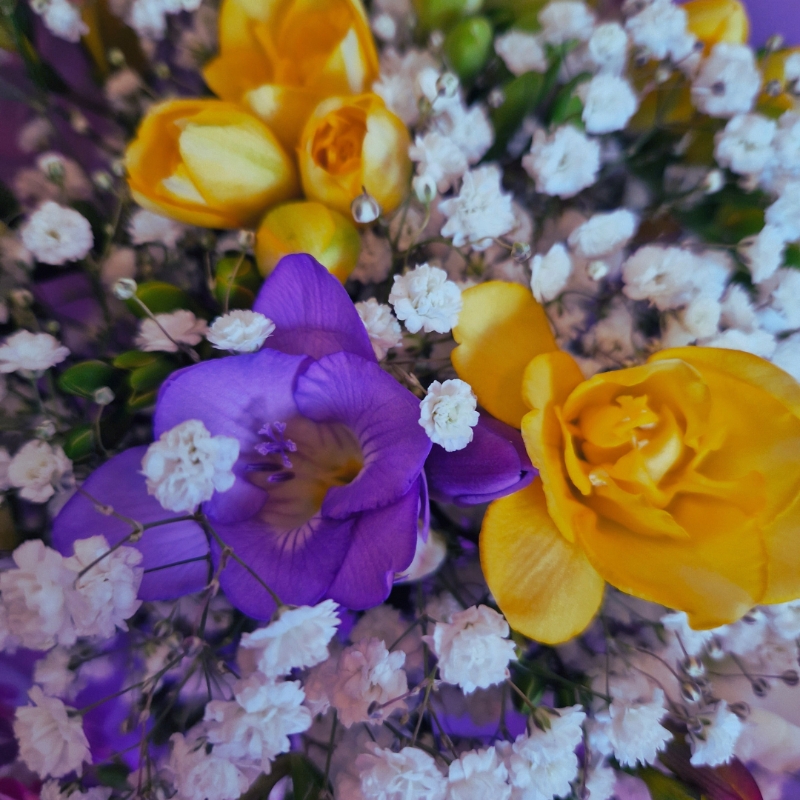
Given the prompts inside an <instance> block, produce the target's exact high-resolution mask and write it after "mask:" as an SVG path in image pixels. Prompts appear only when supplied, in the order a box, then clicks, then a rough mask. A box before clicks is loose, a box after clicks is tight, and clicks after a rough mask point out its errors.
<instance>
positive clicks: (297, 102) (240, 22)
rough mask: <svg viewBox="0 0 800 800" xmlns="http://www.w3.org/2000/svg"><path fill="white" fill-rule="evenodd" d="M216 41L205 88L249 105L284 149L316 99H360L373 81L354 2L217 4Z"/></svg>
mask: <svg viewBox="0 0 800 800" xmlns="http://www.w3.org/2000/svg"><path fill="white" fill-rule="evenodd" d="M219 37H220V54H219V55H218V56H217V57H216V58H215V59H213V60H212V61H210V62H209V63H208V64H207V65H206V67H205V68H204V70H203V76H204V77H205V80H206V83H207V84H208V85H209V86H210V87H211V89H212V91H214V93H215V94H217V95H219V96H220V97H221V98H222V99H223V100H230V101H232V102H237V103H242V104H243V105H246V106H249V107H250V109H252V110H253V111H254V112H255V113H256V114H258V115H259V116H260V117H261V118H262V119H263V120H264V121H265V122H267V123H268V124H269V125H270V127H272V129H273V130H274V131H275V133H276V135H277V136H278V138H279V139H280V140H281V142H283V144H284V146H286V147H287V148H288V149H293V148H294V147H295V146H296V145H297V140H298V138H299V137H300V133H301V131H302V129H303V124H304V123H305V121H306V119H308V116H309V114H310V113H311V112H312V111H313V110H314V108H315V107H316V106H317V105H318V104H319V103H320V102H321V101H322V100H324V99H325V98H326V97H330V96H331V95H346V94H360V93H361V92H364V91H367V90H368V89H369V87H370V86H372V84H373V83H374V82H375V80H376V79H377V77H378V72H379V67H378V55H377V52H376V50H375V43H374V41H373V39H372V34H371V33H370V30H369V24H368V21H367V17H366V14H365V13H364V9H363V7H362V5H361V2H360V0H314V2H307V1H306V0H284V2H280V3H276V2H273V1H272V0H224V2H223V4H222V8H221V10H220V18H219ZM298 53H302V57H298V55H297V54H298Z"/></svg>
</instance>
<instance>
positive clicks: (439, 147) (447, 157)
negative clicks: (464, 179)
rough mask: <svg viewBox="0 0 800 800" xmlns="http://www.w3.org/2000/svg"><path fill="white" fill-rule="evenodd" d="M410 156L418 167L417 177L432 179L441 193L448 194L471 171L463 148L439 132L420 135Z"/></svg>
mask: <svg viewBox="0 0 800 800" xmlns="http://www.w3.org/2000/svg"><path fill="white" fill-rule="evenodd" d="M408 155H409V157H410V158H411V160H412V161H413V162H415V163H416V165H417V175H418V176H425V177H427V178H430V179H431V180H432V181H433V182H434V183H435V184H436V188H437V189H438V190H439V191H440V192H446V191H447V190H448V189H449V188H450V187H451V186H453V185H455V183H456V182H457V181H458V180H459V179H460V178H461V176H462V175H463V174H464V173H465V172H466V171H467V170H468V169H469V162H468V161H467V157H466V155H465V154H464V152H463V151H462V150H461V148H460V147H459V146H458V145H457V144H456V142H454V141H453V139H452V137H450V136H446V135H445V134H443V133H439V131H436V130H433V131H428V132H427V133H426V134H424V135H420V134H418V135H417V137H416V139H415V140H414V144H413V145H411V147H410V148H409V150H408Z"/></svg>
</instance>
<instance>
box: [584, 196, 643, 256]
mask: <svg viewBox="0 0 800 800" xmlns="http://www.w3.org/2000/svg"><path fill="white" fill-rule="evenodd" d="M637 226H638V219H637V217H636V214H634V213H633V212H632V211H628V209H626V208H620V209H618V210H617V211H608V212H601V213H600V214H595V215H594V216H593V217H592V218H591V219H590V220H588V222H584V223H583V225H579V226H578V227H577V228H575V230H574V231H572V233H571V234H570V235H569V246H570V247H571V248H572V249H573V250H574V251H575V253H576V254H577V255H579V256H581V257H582V258H605V257H606V256H609V255H612V254H613V253H616V252H618V251H619V250H621V249H622V248H623V247H625V245H626V244H627V243H628V242H629V241H630V240H631V239H632V238H633V235H634V233H636V228H637Z"/></svg>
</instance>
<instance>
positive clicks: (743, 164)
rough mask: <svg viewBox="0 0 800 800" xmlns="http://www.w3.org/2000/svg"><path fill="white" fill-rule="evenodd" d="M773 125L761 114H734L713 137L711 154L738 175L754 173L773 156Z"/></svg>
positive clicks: (763, 166) (775, 129) (774, 130)
mask: <svg viewBox="0 0 800 800" xmlns="http://www.w3.org/2000/svg"><path fill="white" fill-rule="evenodd" d="M776 131H777V125H776V124H775V122H774V121H773V120H771V119H768V118H767V117H764V116H762V115H761V114H737V116H735V117H733V118H732V119H731V120H730V121H729V122H728V124H727V125H726V126H725V130H724V131H721V132H720V133H718V134H717V136H716V146H715V148H714V157H715V158H716V159H717V163H718V164H719V165H720V166H723V167H729V168H730V169H731V170H732V171H733V172H737V173H739V174H740V175H758V174H759V173H760V172H762V171H763V170H764V168H765V167H766V166H767V164H768V163H769V162H770V160H771V159H772V158H773V148H772V141H773V139H774V138H775V132H776Z"/></svg>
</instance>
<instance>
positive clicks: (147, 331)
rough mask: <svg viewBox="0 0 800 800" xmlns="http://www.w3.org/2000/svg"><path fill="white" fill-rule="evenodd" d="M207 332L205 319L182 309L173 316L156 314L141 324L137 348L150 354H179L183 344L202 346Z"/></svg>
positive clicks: (146, 318)
mask: <svg viewBox="0 0 800 800" xmlns="http://www.w3.org/2000/svg"><path fill="white" fill-rule="evenodd" d="M207 330H208V325H207V323H206V321H205V320H204V319H198V318H197V317H196V316H195V315H194V314H192V312H191V311H186V310H185V309H183V308H181V309H178V310H177V311H173V312H172V313H171V314H156V315H155V318H154V319H153V318H150V317H145V319H143V320H142V321H141V322H140V323H139V333H138V335H137V336H136V346H137V347H139V348H141V349H142V350H144V351H145V352H148V353H151V352H155V351H157V350H160V351H162V352H164V353H177V352H178V350H179V349H180V346H181V345H182V344H186V345H191V346H194V345H196V344H200V340H201V339H202V338H203V337H204V336H205V335H206V331H207Z"/></svg>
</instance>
